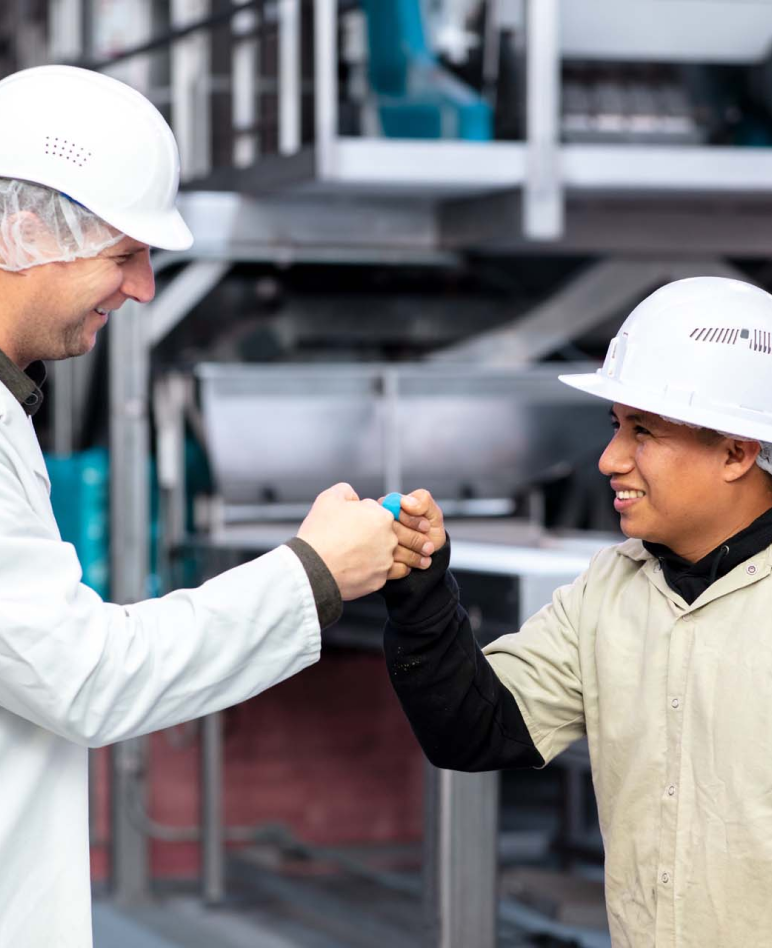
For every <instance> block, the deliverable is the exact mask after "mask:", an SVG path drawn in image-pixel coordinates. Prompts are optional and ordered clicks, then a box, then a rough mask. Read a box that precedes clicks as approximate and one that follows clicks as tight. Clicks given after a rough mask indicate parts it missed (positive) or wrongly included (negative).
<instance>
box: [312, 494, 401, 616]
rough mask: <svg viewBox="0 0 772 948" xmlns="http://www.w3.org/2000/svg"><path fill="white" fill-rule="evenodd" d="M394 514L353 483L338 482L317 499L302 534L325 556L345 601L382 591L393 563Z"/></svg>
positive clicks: (394, 546) (394, 544) (394, 547)
mask: <svg viewBox="0 0 772 948" xmlns="http://www.w3.org/2000/svg"><path fill="white" fill-rule="evenodd" d="M393 527H394V518H393V517H392V515H391V514H390V513H389V512H388V510H385V509H384V508H383V507H381V506H380V504H377V503H376V502H375V501H374V500H360V499H359V497H358V496H357V494H356V491H355V490H354V488H353V487H351V485H350V484H336V485H335V486H334V487H330V488H329V490H326V491H323V492H322V493H321V494H319V496H318V497H317V498H316V500H315V501H314V505H313V507H312V508H311V510H310V511H309V513H308V516H307V517H306V519H305V520H304V521H303V523H302V524H301V525H300V529H299V530H298V536H299V537H300V539H301V540H305V542H306V543H308V544H309V545H310V546H312V547H313V548H314V550H315V551H316V552H317V553H318V554H319V556H321V558H322V559H323V560H324V562H325V565H326V566H327V569H329V571H330V572H331V573H332V575H333V577H334V579H335V582H336V583H337V584H338V589H340V594H341V597H342V598H343V599H344V601H348V600H349V599H358V598H359V597H360V596H366V595H367V594H368V593H371V592H375V590H376V589H380V588H381V586H383V585H384V583H385V582H386V580H387V578H388V576H389V571H390V570H391V568H392V566H393V564H394V551H395V549H396V548H397V543H398V541H397V536H396V534H395V532H394V529H393Z"/></svg>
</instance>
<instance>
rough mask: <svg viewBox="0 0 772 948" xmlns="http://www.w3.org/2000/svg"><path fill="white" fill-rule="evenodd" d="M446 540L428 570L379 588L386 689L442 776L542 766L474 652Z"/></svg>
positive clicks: (514, 708) (514, 709)
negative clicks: (442, 771) (383, 606)
mask: <svg viewBox="0 0 772 948" xmlns="http://www.w3.org/2000/svg"><path fill="white" fill-rule="evenodd" d="M449 562H450V542H448V543H446V544H445V546H444V547H443V548H442V550H440V551H439V552H438V553H437V554H435V556H434V557H433V561H432V565H431V567H430V568H429V569H428V570H424V571H420V570H413V571H412V572H411V573H410V574H409V575H408V576H407V577H405V579H401V580H396V581H393V582H390V583H387V584H386V586H385V587H384V589H383V590H382V595H383V597H384V599H385V601H386V607H387V609H388V613H389V619H388V622H387V624H386V630H385V634H384V648H385V653H386V663H387V665H388V669H389V675H390V677H391V681H392V684H393V686H394V689H395V691H396V692H397V696H398V697H399V700H400V702H401V704H402V707H403V709H404V711H405V713H406V715H407V717H408V720H409V721H410V724H411V726H412V728H413V731H414V733H415V735H416V737H417V738H418V741H419V743H420V744H421V747H422V748H423V750H424V753H425V754H426V756H427V757H428V759H429V760H430V761H431V763H433V764H434V765H435V766H437V767H443V768H446V769H448V770H464V771H480V770H498V769H501V768H505V767H528V766H541V765H542V764H543V763H544V761H543V759H542V757H541V755H540V753H539V752H538V750H537V749H536V747H535V746H534V742H533V740H532V739H531V736H530V734H529V732H528V728H527V727H526V725H525V722H524V720H523V717H522V715H521V713H520V709H519V707H518V704H517V702H516V700H515V698H514V696H513V694H512V692H511V691H510V690H509V689H508V688H507V687H505V685H504V684H503V683H502V681H501V680H500V679H499V678H498V676H497V674H496V672H495V671H494V669H493V668H492V666H491V664H490V663H489V662H488V660H487V659H486V657H485V656H484V655H483V653H482V652H481V651H480V648H479V647H478V645H477V642H476V641H475V637H474V633H473V631H472V628H471V626H470V624H469V618H468V616H467V614H466V612H465V611H464V609H463V608H462V607H461V605H460V604H459V601H458V586H457V585H456V581H455V579H454V578H453V576H452V574H451V573H450V572H449V571H448V564H449Z"/></svg>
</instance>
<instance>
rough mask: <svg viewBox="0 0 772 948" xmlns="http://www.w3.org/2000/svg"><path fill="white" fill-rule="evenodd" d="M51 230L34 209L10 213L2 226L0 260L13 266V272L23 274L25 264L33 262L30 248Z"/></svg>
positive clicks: (0, 230) (0, 228)
mask: <svg viewBox="0 0 772 948" xmlns="http://www.w3.org/2000/svg"><path fill="white" fill-rule="evenodd" d="M46 234H49V231H48V229H47V228H46V227H44V225H43V222H42V221H41V220H40V218H39V217H38V215H37V214H36V213H35V212H34V211H17V212H16V213H14V214H10V215H9V216H8V218H7V219H6V220H5V221H4V223H3V226H2V227H0V261H2V262H3V263H4V264H9V265H11V266H12V267H13V270H11V271H10V272H11V273H16V274H22V273H24V272H25V270H24V269H23V265H24V264H30V263H31V262H32V259H33V258H32V256H31V254H30V250H32V249H33V248H34V247H36V246H38V245H39V244H40V242H41V239H42V240H45V235H46Z"/></svg>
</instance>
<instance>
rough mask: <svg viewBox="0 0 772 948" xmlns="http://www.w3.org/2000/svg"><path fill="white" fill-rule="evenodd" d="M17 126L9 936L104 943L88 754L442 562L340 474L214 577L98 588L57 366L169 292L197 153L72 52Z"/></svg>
mask: <svg viewBox="0 0 772 948" xmlns="http://www.w3.org/2000/svg"><path fill="white" fill-rule="evenodd" d="M0 125H2V129H3V133H2V139H1V140H0V787H2V807H0V948H87V946H89V945H90V944H91V919H90V886H89V852H88V818H87V815H88V802H87V748H88V747H98V746H100V745H104V744H109V743H111V742H113V741H119V740H122V739H124V738H129V737H133V736H137V735H141V734H146V733H148V732H149V731H153V730H156V729H158V728H163V727H168V726H170V725H173V724H177V723H180V722H182V721H185V720H189V719H191V718H194V717H198V716H200V715H203V714H208V713H210V712H213V711H217V710H219V709H221V708H224V707H227V706H229V705H232V704H235V703H236V702H239V701H243V700H245V699H247V698H250V697H252V696H253V695H255V694H257V693H258V692H260V691H263V690H264V689H266V688H268V687H270V686H271V685H273V684H275V683H276V682H278V681H281V680H282V679H284V678H287V677H288V676H290V675H292V674H294V673H296V672H298V671H300V670H301V669H303V668H304V667H306V666H307V665H309V664H311V663H312V662H315V661H316V660H317V659H318V657H319V651H320V628H321V627H324V626H325V625H328V624H329V623H331V622H332V621H334V620H335V619H336V618H337V617H338V615H339V614H340V610H341V602H342V600H346V599H353V598H356V597H358V596H361V595H364V594H366V593H368V592H372V591H373V590H375V589H377V588H378V587H380V586H382V585H383V583H384V582H385V581H386V579H387V577H397V576H401V575H404V574H405V573H406V572H407V571H409V569H410V568H411V566H419V567H420V566H421V565H427V563H428V560H426V558H425V557H422V556H419V555H417V554H413V553H411V552H410V551H409V550H408V549H407V548H406V547H405V546H401V547H399V548H397V539H396V536H395V531H394V520H393V517H392V515H391V514H390V513H389V512H387V511H386V510H384V509H383V508H382V507H381V506H379V505H378V504H377V503H376V502H375V501H374V500H369V501H361V502H360V501H359V499H358V497H357V496H356V494H355V493H354V491H353V490H352V489H351V488H350V487H349V486H348V485H346V484H338V485H336V486H335V487H333V488H331V489H330V490H328V491H325V492H324V493H323V494H322V495H320V497H319V498H318V499H317V500H316V502H315V503H314V505H313V508H312V509H311V511H310V513H309V515H308V517H307V518H306V520H305V521H304V523H303V525H302V526H301V529H300V530H299V532H298V535H297V537H295V538H293V539H291V540H290V541H288V543H287V544H286V545H284V546H281V547H279V548H278V549H276V550H274V551H272V552H271V553H268V554H267V555H266V556H263V557H261V558H260V559H259V560H255V561H253V562H251V563H247V564H245V565H243V566H240V567H238V568H236V569H233V570H230V571H228V572H226V573H224V574H222V575H221V576H219V577H216V578H215V579H212V580H210V581H209V582H207V583H206V584H204V585H203V586H202V587H201V588H199V589H194V590H180V591H178V592H175V593H172V594H171V595H168V596H166V597H164V598H162V599H158V600H152V601H146V602H140V603H136V604H133V605H127V606H120V605H112V604H108V603H104V602H102V601H101V600H100V599H99V597H98V596H97V595H96V593H94V592H93V591H91V590H90V589H88V588H87V587H86V586H84V585H82V584H81V582H80V580H81V570H80V566H79V564H78V561H77V558H76V556H75V552H74V550H73V548H72V546H70V545H69V544H65V543H62V542H61V540H60V537H59V533H58V530H57V527H56V523H55V521H54V517H53V514H52V511H51V505H50V502H49V481H48V477H47V474H46V469H45V464H44V462H43V458H42V455H41V453H40V448H39V446H38V442H37V439H36V437H35V432H34V429H33V427H32V423H31V416H32V415H33V414H34V412H35V411H36V410H37V408H38V407H39V405H40V402H41V399H42V393H41V391H40V387H39V386H40V382H41V380H42V376H43V374H44V370H43V367H42V362H41V361H40V360H42V359H63V358H67V357H69V356H77V355H81V354H82V353H85V352H87V351H89V349H91V348H92V346H93V345H94V340H95V337H96V334H97V332H98V331H99V330H100V329H101V328H102V327H103V326H104V325H105V323H106V322H107V319H108V314H109V313H110V312H111V311H115V310H118V309H120V307H121V305H122V304H123V303H124V302H125V301H126V300H127V299H133V300H137V301H139V302H147V301H148V300H150V299H152V297H153V273H152V268H151V265H150V258H149V248H150V247H151V246H155V247H163V248H166V249H169V250H183V249H185V248H187V247H189V246H190V245H191V242H192V237H191V234H190V231H189V230H188V228H187V227H186V225H185V223H184V221H183V220H182V218H181V217H180V215H179V213H178V211H177V210H176V208H175V203H174V202H175V196H176V193H177V184H178V156H177V147H176V144H175V141H174V138H173V136H172V133H171V131H170V129H169V128H168V126H167V125H166V123H165V122H164V120H163V118H162V117H161V115H160V114H159V113H158V112H157V110H156V109H155V108H154V107H153V106H152V105H151V104H150V103H149V102H148V101H147V100H146V99H145V98H144V97H143V96H141V95H140V94H139V93H137V92H135V91H134V90H132V89H130V88H129V87H128V86H125V85H123V84H122V83H120V82H117V81H116V80H114V79H110V78H108V77H106V76H102V75H99V74H96V73H92V72H88V71H85V70H80V69H73V68H69V67H61V66H47V67H41V68H37V69H31V70H26V71H24V72H21V73H16V74H14V75H12V76H10V77H8V78H6V79H4V80H3V81H2V82H0ZM115 318H120V316H119V315H116V317H115ZM401 537H402V539H403V540H405V538H406V537H407V534H405V533H404V532H403V533H402V534H401ZM405 542H407V541H406V540H405ZM416 542H417V544H418V546H419V547H420V546H423V545H424V544H425V543H426V538H425V537H423V536H419V535H416Z"/></svg>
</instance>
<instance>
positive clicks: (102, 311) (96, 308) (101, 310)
mask: <svg viewBox="0 0 772 948" xmlns="http://www.w3.org/2000/svg"><path fill="white" fill-rule="evenodd" d="M94 310H95V311H96V312H97V313H99V315H100V316H107V310H106V309H100V308H99V307H98V306H95V307H94Z"/></svg>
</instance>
